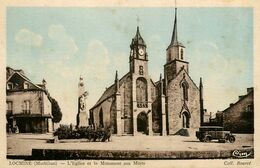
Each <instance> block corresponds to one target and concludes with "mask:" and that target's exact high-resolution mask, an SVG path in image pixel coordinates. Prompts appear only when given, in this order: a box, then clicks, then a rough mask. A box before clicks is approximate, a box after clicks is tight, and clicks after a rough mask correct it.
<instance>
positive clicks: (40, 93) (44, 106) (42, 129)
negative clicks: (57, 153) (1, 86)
mask: <svg viewBox="0 0 260 168" xmlns="http://www.w3.org/2000/svg"><path fill="white" fill-rule="evenodd" d="M6 106H7V112H6V117H7V124H8V127H9V128H14V127H16V126H17V127H18V129H19V132H21V133H46V132H52V131H53V122H52V115H51V101H50V97H49V95H48V92H47V89H46V81H45V80H43V82H42V84H34V83H32V82H31V81H30V79H28V78H27V77H26V76H25V74H24V72H23V71H22V70H14V69H12V68H10V67H7V68H6Z"/></svg>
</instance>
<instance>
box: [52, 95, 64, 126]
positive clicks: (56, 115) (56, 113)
mask: <svg viewBox="0 0 260 168" xmlns="http://www.w3.org/2000/svg"><path fill="white" fill-rule="evenodd" d="M50 99H51V113H52V116H53V119H52V121H53V122H55V123H58V122H60V120H61V119H62V112H61V109H60V106H59V104H58V102H57V101H56V100H55V99H54V98H50Z"/></svg>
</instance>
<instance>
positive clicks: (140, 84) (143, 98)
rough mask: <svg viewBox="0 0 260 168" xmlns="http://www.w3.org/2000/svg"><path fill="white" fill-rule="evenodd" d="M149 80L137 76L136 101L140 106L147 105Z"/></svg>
mask: <svg viewBox="0 0 260 168" xmlns="http://www.w3.org/2000/svg"><path fill="white" fill-rule="evenodd" d="M147 94H148V93H147V81H146V79H145V78H137V80H136V101H137V106H138V107H146V106H147V100H148V95H147Z"/></svg>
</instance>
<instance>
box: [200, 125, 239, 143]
mask: <svg viewBox="0 0 260 168" xmlns="http://www.w3.org/2000/svg"><path fill="white" fill-rule="evenodd" d="M196 137H197V138H198V139H199V140H200V141H201V142H210V141H211V140H218V141H219V142H230V143H234V142H235V140H236V138H235V135H233V134H232V133H230V131H224V129H223V127H219V126H202V127H200V128H199V131H196Z"/></svg>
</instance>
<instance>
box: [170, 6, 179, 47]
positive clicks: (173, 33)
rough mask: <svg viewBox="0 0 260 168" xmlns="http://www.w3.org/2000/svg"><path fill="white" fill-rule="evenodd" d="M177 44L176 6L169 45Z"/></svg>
mask: <svg viewBox="0 0 260 168" xmlns="http://www.w3.org/2000/svg"><path fill="white" fill-rule="evenodd" d="M172 44H173V45H177V44H178V38H177V8H176V7H175V18H174V26H173V32H172V40H171V45H172Z"/></svg>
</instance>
